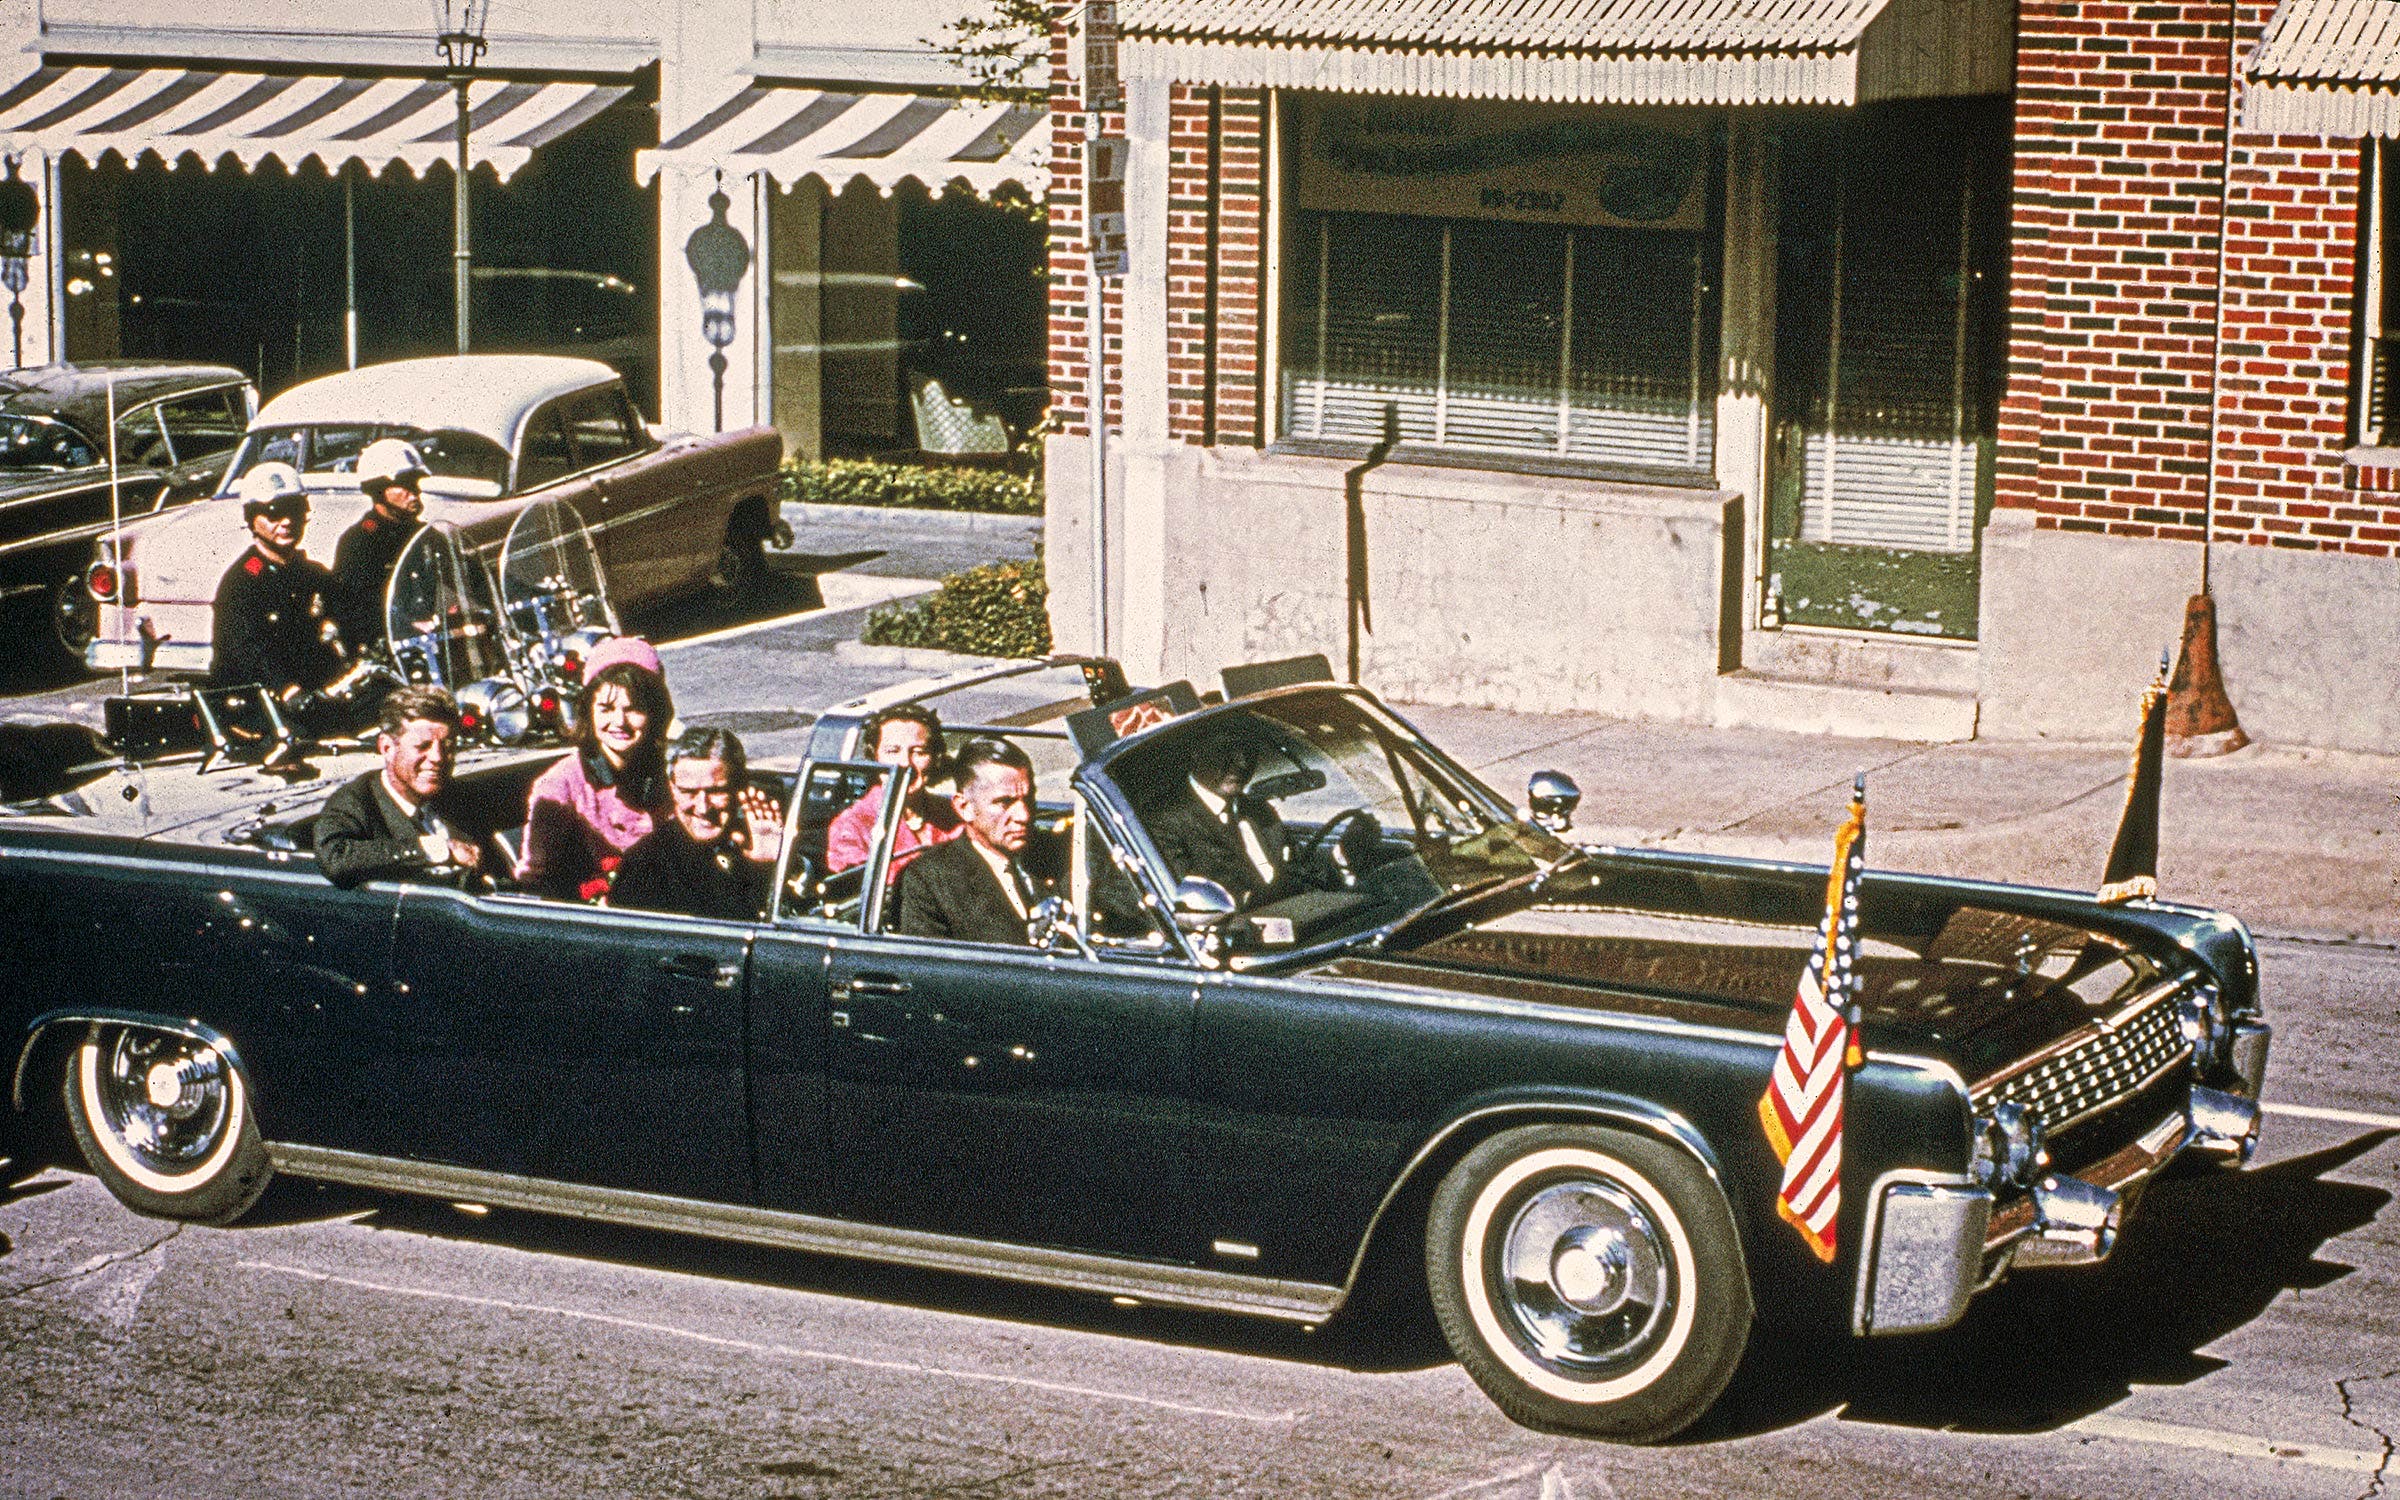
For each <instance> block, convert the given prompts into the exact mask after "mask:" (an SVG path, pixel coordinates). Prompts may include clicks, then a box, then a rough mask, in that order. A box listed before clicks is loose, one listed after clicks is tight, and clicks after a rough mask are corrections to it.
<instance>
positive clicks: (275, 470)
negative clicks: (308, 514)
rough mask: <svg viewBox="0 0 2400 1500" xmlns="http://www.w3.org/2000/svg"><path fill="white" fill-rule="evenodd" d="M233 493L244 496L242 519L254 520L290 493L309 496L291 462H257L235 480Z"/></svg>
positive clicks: (298, 472)
mask: <svg viewBox="0 0 2400 1500" xmlns="http://www.w3.org/2000/svg"><path fill="white" fill-rule="evenodd" d="M233 492H234V493H235V494H237V495H239V496H241V497H242V519H244V520H251V519H254V518H255V517H256V516H257V515H258V514H259V512H261V511H263V510H265V509H266V508H267V507H269V506H271V505H273V504H274V503H275V502H276V501H278V500H281V499H283V498H285V497H286V496H290V495H299V496H302V497H304V498H305V497H306V495H307V493H308V491H307V489H306V487H305V486H303V485H302V484H301V483H300V471H299V470H298V469H295V468H293V467H292V466H291V465H290V464H286V463H276V462H273V461H269V462H267V463H263V464H255V465H253V466H252V467H251V469H250V471H249V472H248V473H246V474H244V475H243V476H242V477H241V479H240V480H239V481H238V482H236V483H235V485H234V487H233Z"/></svg>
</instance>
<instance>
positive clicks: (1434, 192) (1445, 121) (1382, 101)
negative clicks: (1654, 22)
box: [1292, 96, 1708, 230]
mask: <svg viewBox="0 0 2400 1500" xmlns="http://www.w3.org/2000/svg"><path fill="white" fill-rule="evenodd" d="M1292 126H1293V141H1294V145H1295V150H1296V153H1297V157H1298V169H1297V181H1296V183H1295V188H1296V194H1295V197H1296V202H1297V204H1298V206H1299V207H1302V208H1321V209H1330V210H1336V211H1348V212H1358V213H1390V214H1415V215H1422V216H1424V217H1428V218H1438V219H1510V220H1517V221H1521V222H1526V223H1535V224H1588V225H1603V226H1610V227H1616V228H1627V229H1633V228H1640V229H1682V230H1691V229H1698V228H1700V227H1701V226H1702V224H1703V223H1704V222H1705V220H1706V214H1707V200H1708V193H1707V182H1708V173H1707V170H1706V163H1707V159H1708V158H1707V152H1706V149H1705V145H1706V141H1707V136H1706V123H1705V121H1704V120H1703V119H1701V118H1700V117H1699V116H1697V115H1695V114H1690V113H1686V112H1667V111H1660V110H1639V111H1636V110H1625V109H1604V108H1592V107H1588V106H1585V107H1573V106H1541V105H1518V104H1507V103H1500V102H1494V101H1485V100H1459V99H1423V98H1403V97H1392V98H1381V97H1367V96H1359V97H1350V98H1339V99H1306V98H1303V99H1301V100H1299V101H1296V103H1295V105H1294V107H1293V109H1292Z"/></svg>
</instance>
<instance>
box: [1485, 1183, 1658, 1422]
mask: <svg viewBox="0 0 2400 1500" xmlns="http://www.w3.org/2000/svg"><path fill="white" fill-rule="evenodd" d="M1498 1217H1499V1216H1497V1215H1495V1218H1496V1219H1497V1218H1498ZM1495 1241H1496V1243H1495V1245H1494V1249H1495V1251H1496V1253H1495V1254H1493V1255H1492V1256H1491V1257H1490V1258H1489V1259H1488V1260H1487V1261H1486V1266H1487V1269H1488V1277H1489V1280H1488V1283H1487V1285H1488V1289H1489V1292H1490V1296H1491V1300H1492V1302H1493V1304H1494V1305H1495V1306H1496V1307H1497V1308H1498V1309H1499V1310H1500V1311H1501V1313H1502V1315H1503V1321H1504V1323H1505V1325H1506V1327H1507V1329H1508V1331H1509V1334H1510V1336H1511V1338H1512V1340H1513V1341H1514V1342H1515V1343H1516V1344H1517V1345H1518V1347H1519V1348H1521V1349H1522V1350H1523V1351H1524V1352H1525V1353H1526V1354H1527V1355H1529V1356H1531V1357H1532V1358H1534V1359H1536V1360H1539V1361H1540V1362H1541V1363H1542V1364H1544V1365H1547V1366H1549V1367H1550V1368H1551V1369H1553V1370H1555V1371H1557V1372H1558V1373H1559V1374H1561V1375H1564V1376H1567V1377H1569V1378H1571V1379H1576V1380H1605V1379H1608V1378H1610V1377H1612V1376H1615V1375H1618V1374H1620V1373H1622V1372H1624V1371H1626V1370H1628V1369H1629V1368H1631V1367H1633V1366H1635V1365H1638V1364H1639V1363H1640V1362H1641V1361H1642V1360H1644V1359H1646V1358H1647V1357H1648V1356H1649V1355H1650V1354H1651V1353H1652V1352H1654V1351H1655V1349H1656V1347H1657V1345H1658V1343H1659V1340H1660V1339H1661V1337H1662V1336H1663V1335H1664V1333H1665V1332H1666V1330H1667V1328H1668V1325H1669V1322H1670V1320H1671V1319H1672V1317H1673V1314H1674V1311H1675V1299H1676V1291H1677V1287H1676V1273H1675V1262H1674V1258H1673V1256H1672V1254H1671V1252H1670V1250H1669V1247H1668V1245H1667V1242H1666V1237H1665V1235H1663V1234H1662V1233H1661V1231H1660V1229H1659V1226H1658V1224H1657V1222H1656V1221H1655V1220H1654V1219H1653V1218H1652V1216H1651V1214H1650V1212H1649V1211H1648V1209H1646V1208H1645V1207H1644V1206H1643V1204H1642V1203H1641V1202H1640V1200H1639V1199H1637V1198H1636V1197H1635V1196H1634V1195H1633V1194H1631V1193H1629V1192H1627V1191H1626V1190H1625V1189H1624V1188H1623V1187H1621V1186H1619V1185H1618V1184H1616V1183H1613V1182H1609V1181H1605V1180H1595V1179H1593V1178H1589V1177H1582V1176H1576V1177H1569V1178H1566V1179H1563V1180H1561V1179H1555V1178H1554V1179H1552V1180H1550V1181H1548V1182H1545V1183H1541V1184H1538V1185H1536V1186H1535V1187H1534V1188H1533V1189H1532V1191H1530V1192H1528V1193H1527V1194H1526V1195H1525V1197H1524V1198H1522V1199H1521V1200H1520V1201H1519V1203H1518V1204H1517V1205H1516V1207H1515V1209H1514V1211H1513V1212H1512V1213H1510V1214H1508V1215H1507V1216H1506V1227H1505V1228H1503V1229H1502V1230H1501V1231H1500V1233H1499V1234H1498V1235H1497V1236H1496V1237H1495Z"/></svg>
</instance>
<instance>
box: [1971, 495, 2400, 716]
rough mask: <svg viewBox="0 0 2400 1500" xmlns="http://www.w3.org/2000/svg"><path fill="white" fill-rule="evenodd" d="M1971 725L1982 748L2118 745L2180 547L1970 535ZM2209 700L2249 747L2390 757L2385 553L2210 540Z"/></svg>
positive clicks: (2004, 526) (1998, 532) (2396, 621)
mask: <svg viewBox="0 0 2400 1500" xmlns="http://www.w3.org/2000/svg"><path fill="white" fill-rule="evenodd" d="M1983 556H1984V563H1983V622H1984V624H1983V644H1982V652H1981V655H1982V665H1983V674H1984V681H1983V717H1982V726H1981V732H1982V733H1983V734H1985V735H1988V736H1990V737H1992V738H1995V739H2030V738H2057V739H2071V740H2101V741H2107V740H2119V739H2122V738H2124V736H2125V735H2126V733H2127V732H2128V730H2127V726H2128V725H2129V724H2130V723H2131V722H2132V713H2133V709H2132V706H2131V705H2132V703H2133V701H2134V698H2135V695H2136V694H2137V693H2138V692H2139V691H2140V689H2141V685H2142V684H2143V683H2144V682H2146V681H2148V680H2149V677H2150V673H2151V672H2152V671H2153V670H2154V669H2155V668H2156V667H2157V665H2158V653H2159V651H2160V649H2161V648H2162V647H2169V646H2173V645H2175V644H2176V643H2177V642H2178V641H2179V640H2180V638H2181V636H2182V631H2183V608H2184V601H2185V600H2186V599H2188V598H2189V597H2190V596H2191V595H2192V594H2193V593H2194V592H2195V591H2196V590H2197V589H2198V588H2199V586H2200V549H2199V547H2198V545H2197V544H2193V543H2175V542H2157V541H2141V540H2135V539H2132V538H2126V537H2112V536H2095V535H2090V534H2086V533H2079V532H2065V531H2051V530H2036V529H2034V526H2033V522H2032V517H2031V516H2029V515H2026V514H2024V513H2022V512H2017V513H2012V512H2008V511H1999V512H1995V513H1994V514H1993V516H1992V523H1991V526H1990V527H1989V528H1988V529H1987V530H1986V531H1985V533H1984V554H1983ZM2209 591H2210V592H2211V593H2212V594H2213V595H2214V596H2215V598H2216V605H2217V649H2218V655H2219V658H2220V661H2221V664H2222V666H2223V668H2224V673H2225V691H2226V694H2227V696H2228V697H2230V698H2231V699H2232V700H2233V707H2234V712H2235V713H2236V714H2237V715H2239V716H2240V718H2241V721H2242V728H2243V729H2244V730H2245V731H2247V732H2248V733H2249V735H2250V737H2251V738H2252V739H2255V740H2259V741H2262V742H2265V743H2268V744H2285V745H2322V746H2326V747H2329V748H2333V749H2343V750H2367V751H2377V752H2381V753H2383V754H2387V755H2388V754H2392V753H2395V752H2400V560H2395V559H2392V558H2381V557H2350V556H2345V555H2342V554H2338V553H2326V552H2317V551H2303V550H2293V549H2286V548H2278V547H2256V546H2244V545H2241V544H2238V543H2236V544H2226V543H2220V544H2218V545H2217V546H2216V548H2215V549H2214V554H2213V557H2212V559H2211V562H2210V567H2209Z"/></svg>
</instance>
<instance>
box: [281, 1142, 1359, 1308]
mask: <svg viewBox="0 0 2400 1500" xmlns="http://www.w3.org/2000/svg"><path fill="white" fill-rule="evenodd" d="M267 1149H268V1153H269V1155H270V1156H271V1157H272V1158H273V1160H274V1163H275V1170H277V1171H279V1172H289V1173H291V1174H292V1175H293V1176H296V1177H315V1178H322V1179H323V1180H325V1181H327V1182H341V1183H348V1184H349V1185H351V1186H353V1187H363V1188H375V1189H380V1190H382V1191H386V1192H394V1193H410V1194H416V1195H421V1196H425V1197H432V1198H448V1199H455V1200H459V1201H463V1202H469V1203H488V1204H494V1205H497V1206H500V1207H504V1208H519V1209H527V1210H530V1211H532V1212H535V1213H550V1214H562V1215H565V1216H566V1217H568V1218H574V1219H589V1220H593V1221H595V1222H598V1223H604V1224H623V1225H627V1226H629V1227H632V1228H636V1229H656V1230H664V1231H666V1232H668V1233H673V1234H694V1235H702V1236H706V1237H707V1238H710V1239H720V1240H736V1241H739V1242H741V1243H744V1244H751V1245H769V1246H773V1247H775V1248H777V1249H783V1250H804V1251H808V1252H810V1253H812V1254H818V1255H839V1256H846V1257H849V1258H852V1259H856V1260H872V1261H882V1262H885V1263H887V1264H890V1265H901V1266H915V1267H918V1268H921V1269H925V1270H934V1271H954V1272H958V1273H961V1274H965V1275H970V1276H991V1277H996V1278H998V1279H1000V1280H1002V1281H1022V1282H1028V1283H1031V1284H1033V1285H1035V1286H1048V1287H1057V1288H1060V1289H1062V1290H1066V1291H1073V1292H1089V1293H1092V1294H1094V1295H1096V1296H1103V1297H1135V1298H1139V1299H1140V1300H1142V1301H1145V1302H1155V1303H1158V1304H1160V1305H1162V1306H1167V1307H1190V1308H1198V1309H1200V1310H1202V1311H1206V1312H1224V1313H1240V1314H1244V1315H1247V1316H1250V1317H1259V1318H1279V1319H1282V1320H1284V1321H1286V1322H1292V1323H1319V1322H1323V1321H1324V1320H1325V1318H1326V1317H1328V1316H1329V1315H1331V1314H1332V1312H1333V1311H1334V1309H1335V1308H1337V1307H1339V1306H1340V1305H1341V1302H1342V1296H1343V1291H1342V1289H1341V1288H1339V1287H1330V1286H1322V1285H1319V1284H1317V1283H1315V1282H1309V1281H1281V1280H1277V1279H1275V1278H1273V1277H1267V1276H1243V1275H1238V1274H1236V1273H1234V1272H1230V1271H1208V1270H1201V1269H1198V1268H1195V1267H1190V1266H1167V1265H1157V1264H1153V1263H1151V1262H1147V1261H1135V1260H1122V1259H1118V1258H1116V1257H1113V1256H1106V1255H1087V1254H1082V1253H1078V1252H1074V1251H1066V1250H1044V1249H1039V1248H1036V1247H1033V1246H1027V1245H1010V1244H1001V1243H998V1242H996V1241H992V1240H970V1239H961V1238H958V1237H956V1236H954V1235H946V1234H930V1233H927V1232H925V1231H923V1230H915V1229H889V1228H885V1227H883V1226H881V1225H875V1224H852V1223H847V1222H844V1221H842V1220H839V1219H826V1218H820V1217H818V1216H816V1215H814V1214H802V1213H791V1212H787V1211H783V1210H779V1209H768V1208H752V1207H748V1206H745V1205H741V1204H728V1203H702V1202H699V1201H696V1200H694V1199H690V1198H670V1197H667V1196H665V1195H663V1194H658V1193H635V1192H627V1191H624V1190H622V1189H618V1188H599V1187H584V1186H581V1185H579V1184H576V1183H568V1182H551V1181H547V1180H544V1179H541V1178H534V1177H520V1176H517V1175H514V1174H512V1173H505V1172H484V1171H477V1170H475V1169H472V1168H468V1167H448V1166H439V1165H435V1164H433V1163H429V1162H412V1161H401V1160H398V1159H396V1158H393V1157H385V1156H367V1155H362V1154H360V1153H358V1152H353V1151H335V1150H331V1149H329V1148H327V1147H323V1146H293V1145H270V1146H269V1147H268V1148H267Z"/></svg>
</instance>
